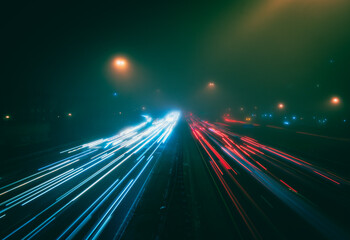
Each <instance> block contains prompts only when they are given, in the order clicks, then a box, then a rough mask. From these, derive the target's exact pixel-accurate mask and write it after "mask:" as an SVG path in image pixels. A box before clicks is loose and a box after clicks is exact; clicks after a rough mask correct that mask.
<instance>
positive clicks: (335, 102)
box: [331, 97, 340, 105]
mask: <svg viewBox="0 0 350 240" xmlns="http://www.w3.org/2000/svg"><path fill="white" fill-rule="evenodd" d="M331 103H332V104H333V105H338V104H339V103H340V99H339V98H338V97H333V98H332V99H331Z"/></svg>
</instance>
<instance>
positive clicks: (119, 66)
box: [113, 57, 128, 70]
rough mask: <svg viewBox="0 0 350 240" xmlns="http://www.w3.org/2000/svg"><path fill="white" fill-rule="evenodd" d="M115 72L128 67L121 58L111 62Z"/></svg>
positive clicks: (125, 61)
mask: <svg viewBox="0 0 350 240" xmlns="http://www.w3.org/2000/svg"><path fill="white" fill-rule="evenodd" d="M113 63H114V67H115V68H116V69H117V70H125V69H126V68H127V67H128V61H127V60H126V59H125V58H123V57H117V58H115V59H114V61H113Z"/></svg>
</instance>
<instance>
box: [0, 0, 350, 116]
mask: <svg viewBox="0 0 350 240" xmlns="http://www.w3.org/2000/svg"><path fill="white" fill-rule="evenodd" d="M246 2H248V1H243V0H242V1H221V2H217V1H215V2H214V1H198V2H194V1H193V2H191V3H190V2H189V1H174V2H172V3H170V2H167V1H160V2H145V1H139V2H138V1H111V2H105V3H102V2H101V1H99V2H96V3H87V2H83V1H82V2H80V3H74V4H73V3H67V4H64V3H62V2H55V3H53V2H50V1H45V2H37V3H31V2H25V1H22V2H13V3H7V4H6V5H5V6H3V7H2V10H1V14H0V15H1V25H2V26H1V79H2V80H1V94H0V96H1V105H0V106H1V109H2V112H4V113H5V112H15V111H20V110H23V109H26V108H31V107H33V106H37V105H43V104H44V105H45V106H46V107H47V108H52V109H63V110H66V109H69V110H70V109H73V110H75V111H79V110H82V109H85V111H88V109H89V107H90V106H100V105H98V104H97V105H96V102H98V103H101V105H103V104H102V103H106V102H108V101H110V98H111V96H112V95H113V93H114V92H117V93H118V102H117V105H118V106H119V107H120V108H122V107H129V108H133V107H139V106H142V105H145V106H147V107H149V108H172V107H178V108H181V109H184V110H194V111H210V109H216V110H218V109H220V110H221V109H225V108H228V107H231V108H234V109H238V108H239V107H241V106H244V107H246V108H252V107H253V106H258V107H259V108H260V109H266V110H270V109H271V108H274V107H275V106H276V104H277V103H278V102H280V101H282V102H284V103H285V104H286V106H287V107H288V109H291V111H294V112H301V113H305V112H316V113H319V112H327V111H331V110H330V109H328V108H329V107H327V102H328V101H329V99H330V98H331V97H332V96H338V97H339V98H340V99H341V101H342V105H341V106H340V107H339V108H340V109H338V110H339V111H340V112H342V114H345V115H348V114H349V112H350V111H349V106H350V104H349V101H350V95H349V90H350V66H349V64H350V60H349V59H350V45H349V43H350V28H349V23H350V14H349V13H350V2H349V1H347V0H308V1H305V0H284V1H280V0H267V1H249V4H247V3H246ZM9 4H11V5H9ZM116 56H124V57H126V58H127V59H128V60H129V61H130V70H131V71H130V74H129V75H128V76H127V77H125V76H117V75H116V74H114V73H113V72H112V70H111V69H110V63H111V61H112V60H113V58H114V57H116ZM208 82H215V84H216V88H215V89H214V90H212V91H209V90H208V89H207V84H208Z"/></svg>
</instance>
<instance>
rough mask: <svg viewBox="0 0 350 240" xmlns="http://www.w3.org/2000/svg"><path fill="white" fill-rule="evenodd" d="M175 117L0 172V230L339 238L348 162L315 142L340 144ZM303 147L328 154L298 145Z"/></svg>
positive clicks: (348, 193) (46, 234)
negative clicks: (321, 153) (178, 121)
mask: <svg viewBox="0 0 350 240" xmlns="http://www.w3.org/2000/svg"><path fill="white" fill-rule="evenodd" d="M177 120H178V119H177V116H175V115H172V116H170V117H166V118H164V119H162V120H156V121H155V122H152V123H151V122H150V121H148V120H147V121H145V122H144V123H141V124H140V125H137V126H135V127H133V128H129V129H127V130H125V131H123V132H121V133H119V134H117V135H115V136H112V137H110V138H103V139H99V140H96V141H93V142H90V143H86V144H82V145H78V146H76V147H75V146H71V147H69V148H68V149H65V150H62V151H60V152H58V151H57V149H51V150H50V151H44V152H42V153H41V154H37V155H35V156H33V157H28V158H27V159H28V161H18V162H17V163H18V164H13V165H11V166H10V167H9V168H8V169H6V171H4V170H0V173H1V179H0V183H1V185H0V226H1V228H0V237H1V238H2V239H18V238H23V239H30V238H35V239H57V238H59V239H72V238H74V239H81V238H88V239H96V238H100V239H111V238H117V239H119V238H122V239H126V240H128V239H224V238H229V239H232V238H233V239H347V238H349V233H348V232H347V231H348V230H347V229H349V227H350V223H349V220H348V216H349V213H350V207H349V205H348V199H350V183H349V180H348V178H347V177H348V175H346V170H345V168H346V167H347V166H348V164H347V161H345V160H344V159H341V160H339V159H335V160H332V158H333V157H334V154H329V153H328V151H331V150H335V148H330V149H328V150H327V149H324V148H325V146H336V148H337V151H338V152H340V151H344V152H346V143H343V142H342V143H339V141H343V140H339V139H338V140H335V139H329V138H323V137H321V140H312V141H314V144H310V143H309V142H308V141H309V138H310V137H312V138H311V139H314V138H316V136H312V135H306V134H297V133H291V132H290V131H284V130H283V129H278V128H266V127H264V128H263V127H259V128H252V127H251V126H249V127H247V126H246V125H244V124H228V123H227V122H221V123H210V122H206V121H203V120H201V119H199V118H197V117H195V116H186V118H183V119H182V120H181V122H180V123H179V124H178V126H176V128H174V127H175V124H176V122H177ZM171 132H173V134H171V135H170V133H171ZM295 136H296V137H295ZM291 139H293V140H291ZM320 141H321V142H322V144H319V142H320ZM327 141H328V142H327ZM329 141H330V142H329ZM334 141H336V143H334ZM306 143H308V145H307V146H308V147H307V148H308V149H310V147H312V148H313V149H314V151H313V152H317V149H319V151H320V152H326V153H327V154H323V156H321V157H320V156H319V155H317V154H316V156H314V155H313V154H310V152H303V149H305V145H306ZM342 144H343V145H342ZM311 153H312V151H311ZM332 163H336V164H332ZM329 166H330V168H328V167H329ZM337 169H338V170H339V171H337ZM339 173H340V174H339ZM344 173H345V174H344Z"/></svg>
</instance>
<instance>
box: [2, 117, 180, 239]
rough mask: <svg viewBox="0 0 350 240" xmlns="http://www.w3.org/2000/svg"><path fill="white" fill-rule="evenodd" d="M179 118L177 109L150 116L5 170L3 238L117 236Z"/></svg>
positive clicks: (90, 237) (3, 179) (3, 183)
mask: <svg viewBox="0 0 350 240" xmlns="http://www.w3.org/2000/svg"><path fill="white" fill-rule="evenodd" d="M177 119H178V113H173V114H169V115H167V116H166V117H165V118H163V119H158V120H155V121H151V120H150V119H148V118H146V121H145V122H143V123H141V124H139V125H137V126H134V127H132V128H128V129H125V130H123V131H122V132H120V133H119V134H117V135H115V136H112V137H109V138H104V139H99V140H96V141H93V142H90V143H86V144H83V145H79V146H76V147H73V148H70V149H67V150H64V151H61V152H60V153H59V154H57V153H56V154H55V153H54V152H49V153H47V152H46V153H45V156H40V157H41V158H45V157H46V159H47V160H46V161H45V162H44V164H43V165H42V166H41V167H40V168H36V165H33V166H30V165H26V167H27V168H28V169H27V171H26V172H28V173H29V172H31V174H27V175H24V176H21V175H20V174H18V173H20V172H23V171H18V172H16V171H14V172H11V173H8V174H5V173H4V175H2V176H3V177H2V179H1V188H0V225H1V230H0V234H1V235H0V236H1V238H2V239H18V238H21V239H31V238H35V239H71V238H78V239H81V238H85V239H96V238H114V237H118V235H120V234H121V233H122V231H123V228H125V225H126V224H127V221H128V219H129V216H130V213H131V212H132V210H133V208H134V207H135V206H136V204H137V202H138V200H139V198H140V196H141V194H142V192H143V189H144V187H145V185H146V184H147V182H148V179H149V177H150V174H151V172H152V170H153V168H154V166H155V165H156V162H157V160H158V158H159V157H160V155H161V153H162V151H163V150H164V144H165V142H166V140H167V139H168V137H169V135H170V134H171V132H172V130H173V128H174V126H175V124H176V122H177ZM55 155H56V157H54V156H55ZM57 155H58V156H57ZM33 162H35V163H37V164H40V162H38V161H34V160H33ZM41 163H43V162H41ZM18 168H19V169H22V170H23V166H21V165H20V166H18Z"/></svg>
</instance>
